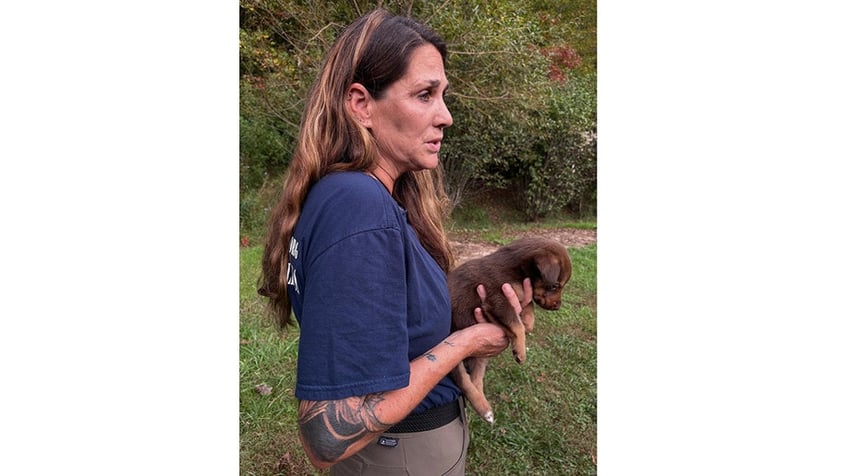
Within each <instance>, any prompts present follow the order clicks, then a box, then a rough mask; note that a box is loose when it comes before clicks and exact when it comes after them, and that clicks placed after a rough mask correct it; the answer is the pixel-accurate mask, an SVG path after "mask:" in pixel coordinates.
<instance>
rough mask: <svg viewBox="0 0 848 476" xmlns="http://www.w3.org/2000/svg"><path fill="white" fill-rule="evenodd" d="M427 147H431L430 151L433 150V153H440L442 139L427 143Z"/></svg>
mask: <svg viewBox="0 0 848 476" xmlns="http://www.w3.org/2000/svg"><path fill="white" fill-rule="evenodd" d="M427 145H428V146H429V148H430V150H432V151H433V152H438V151H439V149H441V148H442V141H441V139H439V140H431V141H429V142H427Z"/></svg>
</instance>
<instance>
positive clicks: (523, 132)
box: [239, 0, 596, 234]
mask: <svg viewBox="0 0 848 476" xmlns="http://www.w3.org/2000/svg"><path fill="white" fill-rule="evenodd" d="M377 6H382V7H384V8H386V9H388V10H389V11H392V12H394V13H398V14H406V15H411V16H413V17H415V18H417V19H419V20H421V21H423V22H424V23H426V24H428V25H430V26H431V27H433V29H434V30H436V31H437V32H439V34H440V35H441V36H442V37H443V38H444V39H445V41H446V42H447V43H448V50H449V52H450V53H449V57H448V64H447V74H448V79H449V81H450V83H451V87H450V91H449V93H448V94H449V99H448V101H449V102H448V106H449V108H450V110H451V113H452V114H453V117H454V125H453V126H452V127H451V128H449V129H448V130H447V131H446V140H445V143H444V145H443V148H442V154H441V163H442V166H443V167H444V169H445V172H446V173H445V176H446V182H447V183H446V186H447V188H448V192H449V195H450V196H451V198H452V201H453V204H454V205H458V204H460V203H462V202H463V200H465V199H467V198H468V197H470V196H473V194H474V193H476V192H478V191H481V190H486V189H491V188H508V187H515V186H516V185H518V186H520V187H521V188H520V190H522V191H523V195H522V196H518V197H516V200H514V206H515V207H516V208H523V209H524V210H526V211H527V216H528V218H532V219H539V218H542V217H544V216H545V215H547V214H549V213H555V212H558V211H560V210H564V209H565V208H566V207H568V208H570V209H571V210H572V211H577V212H581V213H585V214H591V213H592V212H593V210H594V179H593V177H594V169H595V156H594V151H595V148H594V138H595V134H594V131H595V108H594V100H595V94H594V82H595V79H594V78H595V76H594V71H595V68H596V60H595V45H596V41H595V21H596V20H595V18H596V13H595V10H596V5H595V1H594V0H579V1H561V0H558V1H554V0H529V1H525V2H512V1H507V0H496V1H484V0H469V1H463V2H456V1H450V0H448V1H442V2H415V1H413V0H404V1H376V2H375V1H371V2H368V1H362V2H341V1H330V2H314V1H309V0H240V3H239V7H240V10H239V11H240V32H239V46H240V48H239V61H240V98H241V99H240V101H241V102H240V106H241V107H240V127H241V142H240V145H241V147H240V154H239V155H240V178H241V188H240V194H241V196H240V199H241V202H242V206H241V208H240V210H241V212H242V213H243V214H245V215H244V216H242V217H241V220H240V224H241V226H242V230H241V232H242V233H243V234H244V233H249V232H255V230H254V229H251V228H249V227H252V226H257V224H258V223H259V222H260V221H261V220H260V217H261V216H262V213H261V210H263V209H264V208H267V206H268V204H267V203H262V198H261V197H260V195H259V193H258V191H259V190H261V189H262V187H263V186H265V184H266V183H267V182H268V180H269V179H271V178H275V177H278V176H280V175H281V174H282V171H283V170H284V169H285V166H286V165H287V163H288V160H289V157H290V156H291V150H292V147H293V144H294V140H295V138H296V136H297V130H298V124H299V121H300V113H301V110H302V108H303V104H304V99H305V97H306V94H307V91H308V88H309V86H310V84H311V82H312V80H313V78H314V77H315V74H316V72H317V70H318V68H319V66H320V62H321V60H322V58H323V55H324V53H325V52H326V50H327V49H328V48H329V46H330V45H331V44H332V42H333V40H334V39H335V37H336V36H337V35H338V33H339V32H340V31H341V29H342V28H343V27H344V26H345V25H347V24H348V23H350V22H351V21H352V20H353V19H354V18H356V17H357V16H359V15H361V14H362V13H365V12H366V11H368V10H371V9H373V8H375V7H377ZM569 101H576V102H574V103H569ZM574 109H577V110H579V111H577V112H575V111H573V110H574ZM578 112H579V113H578ZM578 117H579V118H580V119H581V120H579V121H578V120H576V119H577V118H578ZM584 119H585V120H584ZM572 180H574V181H575V182H574V183H568V182H570V181H572ZM266 195H267V194H266ZM552 197H553V198H552ZM245 227H248V228H245Z"/></svg>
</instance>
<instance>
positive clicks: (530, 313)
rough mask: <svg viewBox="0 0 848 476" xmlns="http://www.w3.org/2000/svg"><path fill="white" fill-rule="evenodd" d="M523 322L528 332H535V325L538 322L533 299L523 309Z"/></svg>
mask: <svg viewBox="0 0 848 476" xmlns="http://www.w3.org/2000/svg"><path fill="white" fill-rule="evenodd" d="M521 322H523V323H524V330H525V331H526V332H533V325H534V324H535V323H536V311H535V309H534V307H533V301H530V304H528V305H527V307H525V308H524V309H522V310H521Z"/></svg>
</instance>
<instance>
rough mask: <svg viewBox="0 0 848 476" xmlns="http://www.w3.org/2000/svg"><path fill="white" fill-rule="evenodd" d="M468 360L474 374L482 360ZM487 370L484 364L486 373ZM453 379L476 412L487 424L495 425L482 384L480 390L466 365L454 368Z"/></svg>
mask: <svg viewBox="0 0 848 476" xmlns="http://www.w3.org/2000/svg"><path fill="white" fill-rule="evenodd" d="M466 360H467V361H468V365H469V367H471V369H472V372H474V369H476V368H477V367H478V366H479V365H480V364H479V362H478V361H479V360H481V359H476V358H469V359H466ZM482 360H487V359H482ZM485 368H486V364H485V363H483V371H485ZM451 377H453V381H454V382H456V384H457V386H459V388H460V389H462V393H463V395H465V399H466V400H467V401H468V403H469V404H471V407H472V408H473V409H474V411H475V412H477V414H478V415H480V417H481V418H483V419H484V420H486V421H487V422H489V423H494V422H495V417H494V413H493V412H492V406H491V405H489V401H488V400H487V399H486V396H485V395H484V394H483V390H482V383H481V387H479V388H478V387H477V385H475V383H474V381H473V378H472V375H469V373H468V371H467V370H466V369H465V365H464V364H462V363H460V364H459V365H457V366H456V367H454V369H453V370H452V371H451Z"/></svg>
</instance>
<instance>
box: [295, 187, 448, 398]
mask: <svg viewBox="0 0 848 476" xmlns="http://www.w3.org/2000/svg"><path fill="white" fill-rule="evenodd" d="M289 260H290V267H289V270H288V271H287V273H286V275H287V280H288V291H289V296H290V299H291V303H292V309H293V310H294V314H295V318H296V319H297V321H298V323H299V325H300V343H299V350H298V362H297V385H296V388H295V396H296V397H297V398H299V399H301V400H315V401H320V400H338V399H342V398H347V397H351V396H354V395H365V394H369V393H375V392H382V391H388V390H395V389H398V388H403V387H406V386H407V385H409V362H410V361H411V360H413V359H415V358H417V357H419V356H421V355H422V354H423V353H424V352H426V351H427V350H429V349H431V348H433V347H435V346H436V345H437V344H438V343H439V342H441V341H442V340H444V339H445V338H446V337H447V336H448V334H450V325H451V308H450V298H449V295H448V288H447V280H446V277H445V273H444V272H443V271H442V269H441V268H439V266H438V264H437V263H436V261H435V260H434V259H433V258H432V256H430V254H429V253H427V251H426V250H425V249H424V248H423V247H422V246H421V242H420V241H419V240H418V237H417V235H416V234H415V231H414V230H413V229H412V227H411V226H410V225H409V223H408V222H407V217H406V211H405V210H404V209H402V208H401V207H400V206H399V205H398V204H397V202H396V201H395V200H394V199H393V198H392V197H391V195H389V193H388V191H387V190H386V189H385V187H384V186H383V185H382V184H381V183H380V182H378V181H377V180H376V179H374V178H373V177H371V176H369V175H366V174H364V173H361V172H340V173H334V174H330V175H327V176H326V177H323V178H322V179H321V180H319V181H318V183H316V184H315V185H314V186H313V187H312V188H311V190H310V191H309V194H308V195H307V198H306V202H305V203H304V206H303V211H302V212H301V215H300V218H299V220H298V223H297V226H296V227H295V230H294V234H293V237H292V240H291V242H290V244H289ZM459 394H460V390H459V388H457V387H456V385H455V384H454V382H453V380H451V379H450V377H447V376H446V377H445V378H443V379H442V380H441V381H440V382H439V383H438V384H437V385H436V387H435V388H433V390H432V391H430V393H429V394H428V395H427V397H426V398H424V400H423V401H422V402H421V403H420V404H419V405H418V407H416V409H415V410H413V413H417V412H420V411H423V410H426V409H428V408H432V407H435V406H438V405H442V404H444V403H448V402H451V401H453V400H456V398H457V397H458V396H459Z"/></svg>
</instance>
